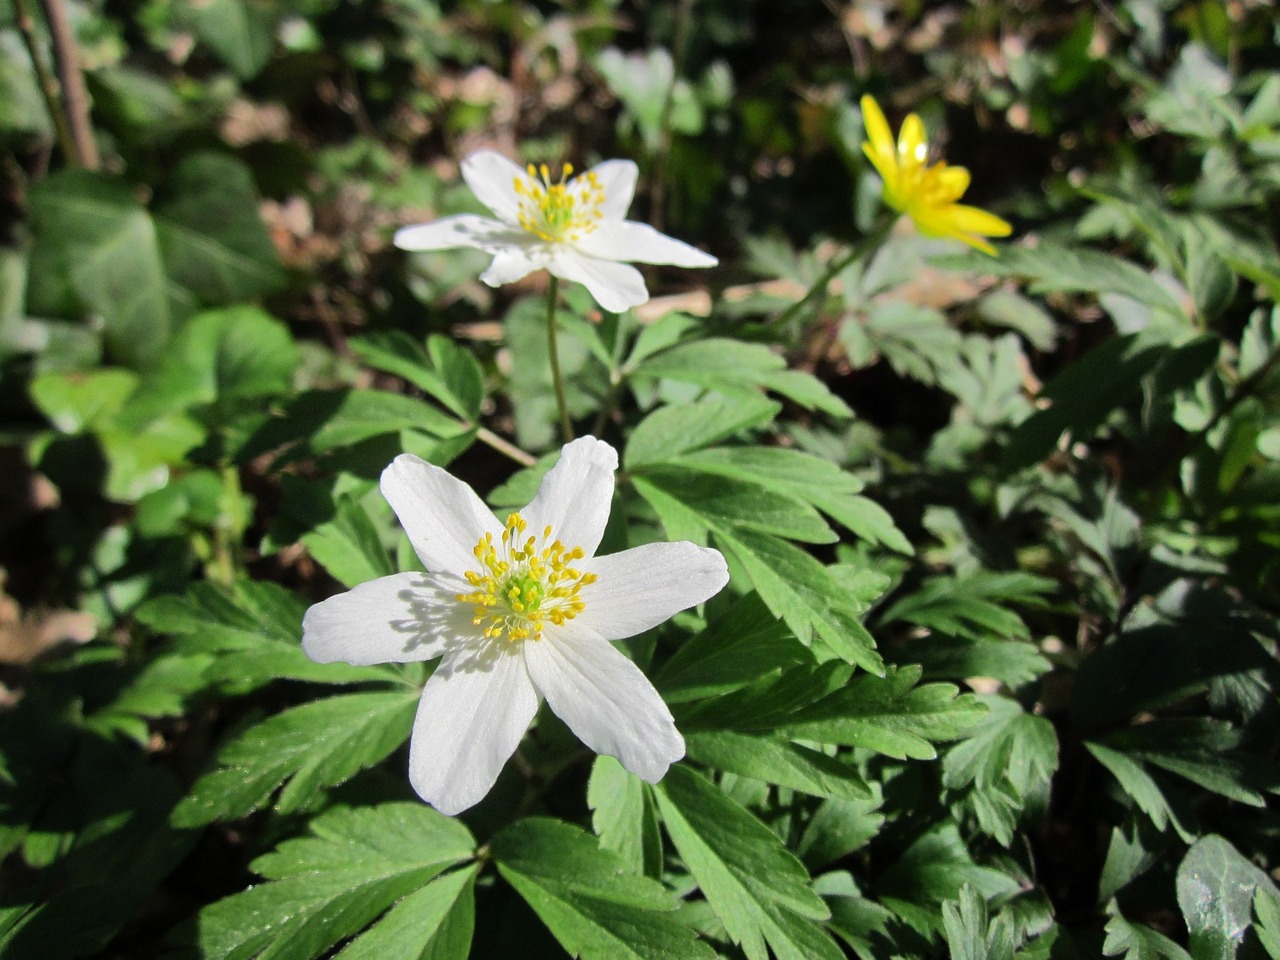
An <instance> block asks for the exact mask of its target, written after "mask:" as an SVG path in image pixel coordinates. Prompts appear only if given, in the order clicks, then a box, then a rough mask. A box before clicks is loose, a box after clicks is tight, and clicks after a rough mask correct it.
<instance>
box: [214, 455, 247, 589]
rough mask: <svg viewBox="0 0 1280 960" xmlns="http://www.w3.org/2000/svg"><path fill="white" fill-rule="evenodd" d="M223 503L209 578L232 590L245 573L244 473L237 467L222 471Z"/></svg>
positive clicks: (216, 528) (226, 468)
mask: <svg viewBox="0 0 1280 960" xmlns="http://www.w3.org/2000/svg"><path fill="white" fill-rule="evenodd" d="M222 495H223V501H224V502H223V504H222V510H221V517H220V518H219V520H218V521H217V522H216V523H215V524H214V528H213V557H212V559H211V562H210V564H209V568H208V571H207V574H206V575H207V576H208V577H209V579H210V580H212V581H214V582H215V583H217V584H219V585H221V586H224V587H230V586H232V585H233V584H234V583H235V582H236V579H237V578H238V577H239V576H240V574H241V573H243V572H244V557H243V556H242V554H241V551H242V549H243V546H244V530H245V527H246V526H247V524H246V522H245V519H246V518H245V516H244V496H243V494H242V493H241V489H240V470H239V468H237V467H236V466H235V464H227V465H225V466H224V467H223V468H222Z"/></svg>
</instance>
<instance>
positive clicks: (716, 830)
mask: <svg viewBox="0 0 1280 960" xmlns="http://www.w3.org/2000/svg"><path fill="white" fill-rule="evenodd" d="M657 798H658V809H659V811H660V813H661V814H662V820H663V823H664V824H665V825H666V829H667V833H668V834H669V835H670V836H671V840H672V842H673V843H674V844H675V846H676V849H677V850H678V851H679V852H680V857H681V859H683V860H684V862H685V865H686V866H687V867H688V868H689V870H690V871H691V872H692V873H693V876H694V879H695V880H697V882H698V886H699V887H700V888H701V890H702V893H703V896H705V897H706V898H707V901H708V902H709V903H710V904H711V907H712V909H713V910H714V911H715V913H716V916H717V917H719V918H720V921H721V923H723V924H724V926H725V929H726V931H728V934H729V937H730V938H731V939H732V940H733V942H734V943H736V944H739V945H740V946H741V947H742V949H743V952H745V953H746V955H747V956H748V957H749V958H750V960H767V958H768V956H769V950H772V951H773V953H774V955H775V956H776V957H777V958H778V960H827V958H830V960H840V958H841V956H842V954H841V951H840V949H839V947H837V946H836V945H835V943H834V942H833V941H832V940H831V939H830V938H829V937H828V936H827V935H826V934H825V933H824V932H823V931H822V929H821V928H820V927H818V926H816V925H815V924H814V923H813V921H815V920H825V919H826V918H827V917H828V916H830V911H829V910H828V909H827V907H826V905H825V904H824V903H823V902H822V899H821V898H820V897H818V895H817V894H816V893H814V892H813V889H812V887H811V886H810V881H809V875H808V872H807V871H806V870H805V868H804V866H803V864H801V863H800V861H799V860H797V859H795V857H794V856H793V855H792V854H791V853H790V852H789V851H787V850H786V848H785V847H783V845H782V842H781V841H780V840H779V839H778V837H777V835H775V834H774V833H773V832H772V831H770V830H769V829H768V828H767V827H766V826H765V825H764V824H762V823H761V822H760V821H759V820H757V819H756V818H755V817H753V816H752V815H751V814H750V813H749V812H748V811H747V810H745V809H744V808H743V807H741V806H739V805H738V804H737V803H735V802H734V801H733V800H731V799H730V798H729V797H727V796H726V795H725V794H724V793H722V792H721V791H720V790H719V789H717V788H716V787H715V786H714V785H712V784H711V783H708V782H707V781H706V780H705V779H703V778H702V777H701V776H699V775H698V774H696V773H694V772H693V771H692V770H689V769H688V768H687V767H684V766H675V767H672V768H671V769H670V770H669V771H668V772H667V776H666V777H665V778H664V779H663V782H662V783H661V784H660V785H659V787H658V788H657ZM766 944H767V945H768V946H767V947H766Z"/></svg>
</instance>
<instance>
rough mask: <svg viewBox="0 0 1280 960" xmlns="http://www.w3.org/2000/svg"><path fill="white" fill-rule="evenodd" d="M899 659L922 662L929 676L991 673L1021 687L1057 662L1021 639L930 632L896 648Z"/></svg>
mask: <svg viewBox="0 0 1280 960" xmlns="http://www.w3.org/2000/svg"><path fill="white" fill-rule="evenodd" d="M893 658H894V660H895V661H896V662H898V663H918V664H920V666H921V667H922V668H923V669H924V678H925V679H926V680H968V679H970V678H971V677H991V678H993V679H996V680H999V681H1000V682H1001V683H1004V684H1005V685H1006V686H1008V687H1010V688H1017V687H1020V686H1022V685H1023V684H1026V683H1030V682H1031V681H1032V680H1035V679H1037V678H1038V677H1042V676H1044V675H1045V674H1046V673H1048V672H1049V671H1050V670H1051V669H1052V668H1053V664H1051V663H1050V662H1049V660H1048V659H1047V658H1046V657H1044V656H1043V655H1042V654H1041V653H1040V652H1039V651H1038V650H1036V648H1035V647H1034V646H1032V645H1031V644H1030V643H1026V642H1024V641H1021V640H987V639H963V638H961V637H948V636H943V635H942V634H936V633H935V634H930V635H929V636H926V637H913V638H909V639H907V640H904V641H903V642H902V643H900V644H898V645H896V646H895V647H894V648H893Z"/></svg>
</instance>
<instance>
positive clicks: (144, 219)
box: [27, 170, 174, 367]
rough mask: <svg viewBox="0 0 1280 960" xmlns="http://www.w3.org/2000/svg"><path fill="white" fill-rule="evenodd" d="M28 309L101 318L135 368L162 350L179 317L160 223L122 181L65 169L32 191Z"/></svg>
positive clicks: (112, 347)
mask: <svg viewBox="0 0 1280 960" xmlns="http://www.w3.org/2000/svg"><path fill="white" fill-rule="evenodd" d="M30 202H31V218H32V232H33V233H34V235H35V245H34V247H33V248H32V251H31V273H30V276H29V278H28V281H27V283H28V287H27V296H28V309H29V311H30V312H32V313H35V314H44V315H50V316H84V315H86V314H90V313H94V314H98V315H100V316H101V317H102V320H103V324H104V326H103V333H104V337H105V340H106V345H107V349H108V350H109V351H110V353H111V354H112V356H114V357H118V358H119V359H120V360H121V361H122V362H124V363H126V364H128V365H130V366H135V367H142V366H145V365H146V364H148V363H150V362H152V361H154V360H155V359H157V358H158V357H159V356H161V353H162V351H163V348H164V345H165V343H166V341H168V339H169V335H170V333H171V331H172V329H173V325H174V320H173V314H172V310H171V307H170V303H169V297H168V292H167V278H166V277H165V273H164V265H163V263H162V261H161V256H160V248H159V242H158V239H157V236H156V229H155V224H154V222H153V221H152V219H151V216H150V214H148V213H147V211H146V209H145V208H144V207H143V206H142V204H140V203H139V202H138V201H137V199H136V198H135V197H134V195H133V193H132V191H131V190H130V189H129V188H128V187H127V186H125V185H124V184H123V183H120V182H119V181H116V180H113V179H110V178H108V177H104V176H100V175H98V174H93V173H89V172H87V171H83V170H64V171H61V172H59V173H55V174H53V175H52V176H50V177H46V178H45V179H44V180H41V181H40V182H39V183H37V184H36V185H35V186H34V187H33V188H32V190H31V194H30Z"/></svg>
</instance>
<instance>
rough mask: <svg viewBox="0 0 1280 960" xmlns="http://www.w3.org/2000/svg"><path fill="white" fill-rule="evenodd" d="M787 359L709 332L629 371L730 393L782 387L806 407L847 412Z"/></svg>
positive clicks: (837, 413) (819, 383)
mask: <svg viewBox="0 0 1280 960" xmlns="http://www.w3.org/2000/svg"><path fill="white" fill-rule="evenodd" d="M786 366H787V364H786V360H784V359H783V358H782V357H781V356H780V355H779V354H777V353H774V352H773V351H772V350H771V349H769V348H768V347H767V346H765V345H764V344H759V343H744V342H743V341H741V340H731V339H728V338H725V337H709V338H707V339H704V340H693V341H689V342H686V343H679V344H676V345H674V346H671V347H668V348H667V349H665V350H662V351H661V352H658V353H655V354H652V355H651V356H649V357H647V358H645V359H644V360H643V361H642V362H640V363H639V364H637V365H636V366H635V367H633V368H632V370H631V375H632V376H633V377H640V378H644V377H650V378H654V379H668V380H679V381H681V382H682V383H692V384H697V385H698V386H702V387H707V388H708V389H711V390H718V391H721V392H724V393H727V394H730V395H731V396H737V395H745V394H750V393H752V392H754V391H755V390H756V389H758V388H760V387H763V388H765V389H768V390H772V391H774V392H775V393H780V394H782V395H783V396H784V397H787V398H788V399H789V400H792V401H794V402H796V403H798V404H800V405H801V406H803V407H805V408H806V409H809V410H821V411H822V412H824V413H829V414H831V415H832V416H836V417H848V416H850V415H851V411H850V410H849V407H848V406H847V405H846V404H845V403H844V401H843V400H841V399H840V398H839V397H837V396H835V395H834V394H833V393H831V391H830V390H828V389H827V387H826V385H825V384H823V383H822V381H820V380H818V379H816V378H815V377H813V376H812V375H811V374H807V373H803V372H801V371H797V370H787V369H786Z"/></svg>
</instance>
